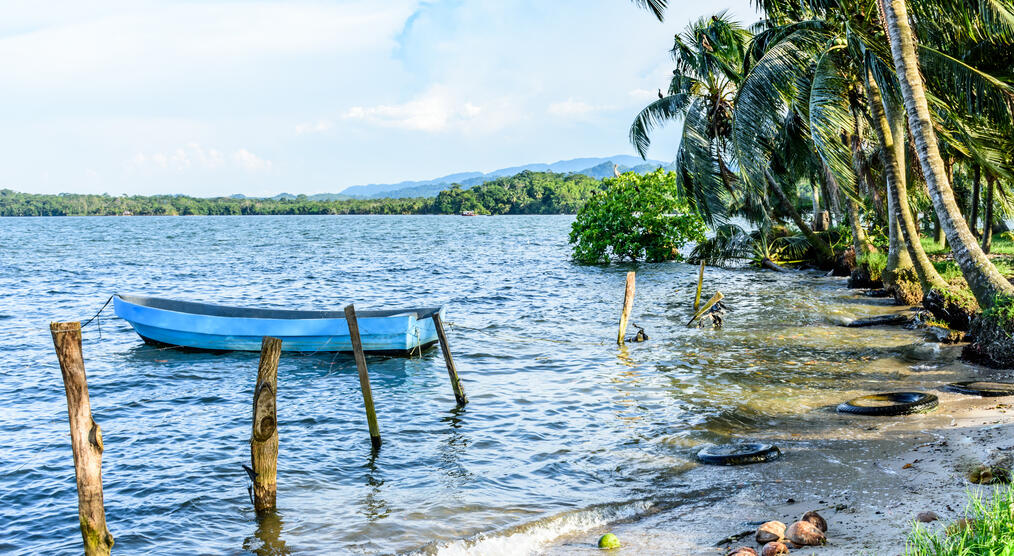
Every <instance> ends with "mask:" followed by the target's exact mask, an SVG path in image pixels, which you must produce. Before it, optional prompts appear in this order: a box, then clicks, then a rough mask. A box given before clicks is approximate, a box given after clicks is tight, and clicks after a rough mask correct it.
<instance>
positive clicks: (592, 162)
mask: <svg viewBox="0 0 1014 556" xmlns="http://www.w3.org/2000/svg"><path fill="white" fill-rule="evenodd" d="M613 164H616V165H617V166H619V167H620V168H619V169H620V172H630V171H634V172H637V173H638V174H646V173H648V172H653V171H654V170H655V169H657V168H659V167H665V168H667V169H670V170H671V169H672V165H670V164H666V163H665V162H660V161H658V160H642V159H641V158H639V157H636V156H631V155H626V154H618V155H616V156H608V157H601V158H575V159H572V160H561V161H559V162H554V163H552V164H543V163H536V164H525V165H524V166H511V167H510V168H501V169H499V170H493V171H492V172H488V173H485V174H484V173H482V172H461V173H458V174H450V175H447V176H443V177H440V178H436V179H432V180H422V181H403V182H399V183H382V184H378V183H373V184H369V185H353V186H351V187H346V188H345V189H343V190H342V191H341V192H340V193H318V194H315V195H307V196H306V198H307V199H309V200H311V201H338V200H344V199H355V198H358V199H379V198H383V197H389V198H392V199H401V198H406V197H434V196H436V195H437V194H438V193H440V192H441V191H443V190H445V189H447V188H449V187H450V186H451V185H453V184H460V185H461V187H463V188H465V189H468V188H470V187H473V186H476V185H479V184H482V183H486V182H488V181H492V180H495V179H496V178H500V177H504V176H513V175H515V174H520V173H521V172H524V171H525V170H528V171H530V172H556V173H558V174H584V175H586V176H591V177H593V178H596V179H602V178H608V177H610V176H612V175H613ZM233 197H236V198H242V197H243V196H242V195H233ZM295 198H296V195H293V194H291V193H280V194H278V195H275V196H274V197H272V199H295Z"/></svg>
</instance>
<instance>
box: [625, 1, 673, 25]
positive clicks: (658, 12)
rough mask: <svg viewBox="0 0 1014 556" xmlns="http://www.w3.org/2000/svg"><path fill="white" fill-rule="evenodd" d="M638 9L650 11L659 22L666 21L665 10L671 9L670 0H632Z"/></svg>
mask: <svg viewBox="0 0 1014 556" xmlns="http://www.w3.org/2000/svg"><path fill="white" fill-rule="evenodd" d="M631 2H633V3H634V4H635V5H636V6H637V7H639V8H641V9H644V10H648V11H649V12H651V13H652V14H654V16H655V17H656V18H658V20H659V21H663V20H664V19H665V10H666V8H667V7H669V0H631Z"/></svg>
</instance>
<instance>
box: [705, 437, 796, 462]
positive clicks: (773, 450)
mask: <svg viewBox="0 0 1014 556" xmlns="http://www.w3.org/2000/svg"><path fill="white" fill-rule="evenodd" d="M781 455H782V453H781V452H780V451H779V450H778V447H777V446H773V445H771V444H764V443H762V442H748V443H745V444H725V445H722V446H708V447H706V448H704V449H703V450H701V451H700V452H697V459H698V460H699V461H700V462H701V463H707V464H709V465H747V464H751V463H764V462H766V461H773V460H776V459H778V458H779V457H781Z"/></svg>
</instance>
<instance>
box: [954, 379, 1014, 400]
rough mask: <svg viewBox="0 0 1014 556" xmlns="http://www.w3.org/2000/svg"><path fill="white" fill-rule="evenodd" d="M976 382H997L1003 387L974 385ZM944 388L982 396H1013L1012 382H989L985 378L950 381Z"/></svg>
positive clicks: (959, 392) (1013, 383) (1013, 385)
mask: <svg viewBox="0 0 1014 556" xmlns="http://www.w3.org/2000/svg"><path fill="white" fill-rule="evenodd" d="M976 384H983V385H987V384H999V385H1002V386H1003V388H989V387H978V388H977V387H976V386H975V385H976ZM944 389H946V390H949V391H951V392H957V393H958V394H966V395H969V396H982V397H983V398H1002V397H1004V396H1014V382H990V381H987V380H966V381H964V382H952V383H950V384H948V385H947V386H944Z"/></svg>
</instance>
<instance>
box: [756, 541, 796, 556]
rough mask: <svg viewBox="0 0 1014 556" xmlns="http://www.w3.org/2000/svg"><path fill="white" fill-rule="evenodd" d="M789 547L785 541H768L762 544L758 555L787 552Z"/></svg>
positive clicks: (775, 554)
mask: <svg viewBox="0 0 1014 556" xmlns="http://www.w3.org/2000/svg"><path fill="white" fill-rule="evenodd" d="M788 553H789V547H788V546H786V545H785V543H780V542H769V543H767V544H765V545H764V548H762V549H761V553H760V556H778V555H779V554H788Z"/></svg>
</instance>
